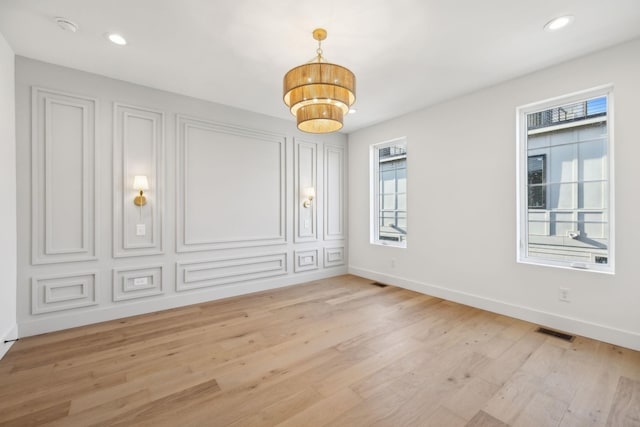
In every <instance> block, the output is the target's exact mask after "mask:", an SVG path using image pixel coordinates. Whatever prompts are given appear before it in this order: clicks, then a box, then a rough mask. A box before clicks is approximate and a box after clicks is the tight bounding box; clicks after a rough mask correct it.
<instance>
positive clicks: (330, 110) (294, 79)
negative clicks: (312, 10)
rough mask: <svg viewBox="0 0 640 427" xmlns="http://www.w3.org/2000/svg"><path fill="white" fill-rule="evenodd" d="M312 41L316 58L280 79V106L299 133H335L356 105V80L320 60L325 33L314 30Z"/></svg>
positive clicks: (345, 69)
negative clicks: (288, 114) (286, 109)
mask: <svg viewBox="0 0 640 427" xmlns="http://www.w3.org/2000/svg"><path fill="white" fill-rule="evenodd" d="M313 38H314V39H316V40H318V49H317V50H316V54H317V56H316V57H315V58H314V59H313V60H312V61H311V62H308V63H306V64H303V65H300V66H297V67H295V68H292V69H291V70H289V72H288V73H287V74H285V76H284V84H283V93H284V103H285V104H287V106H288V107H289V109H290V110H291V114H293V115H294V116H296V118H297V121H298V129H300V130H301V131H304V132H309V133H329V132H335V131H338V130H340V129H342V118H343V117H344V115H345V114H347V113H348V112H349V109H350V107H351V106H352V105H353V103H354V102H355V101H356V76H355V75H354V74H353V73H352V72H351V71H349V70H348V69H347V68H345V67H342V66H340V65H336V64H331V63H328V62H327V61H326V60H325V59H324V58H323V57H322V45H321V43H322V40H324V39H326V38H327V31H326V30H324V29H322V28H318V29H315V30H314V31H313Z"/></svg>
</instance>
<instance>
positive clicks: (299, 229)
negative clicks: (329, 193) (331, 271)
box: [293, 138, 320, 243]
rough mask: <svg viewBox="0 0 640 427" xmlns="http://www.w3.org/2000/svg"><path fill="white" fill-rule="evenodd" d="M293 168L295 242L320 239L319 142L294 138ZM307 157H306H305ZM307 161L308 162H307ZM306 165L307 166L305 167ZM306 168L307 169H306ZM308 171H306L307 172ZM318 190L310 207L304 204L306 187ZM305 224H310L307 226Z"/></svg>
mask: <svg viewBox="0 0 640 427" xmlns="http://www.w3.org/2000/svg"><path fill="white" fill-rule="evenodd" d="M293 156H294V158H293V168H294V171H295V172H294V182H293V192H294V197H293V199H294V206H295V208H294V210H293V216H294V227H295V230H294V236H293V241H294V242H295V243H301V242H313V241H316V240H318V209H317V206H318V197H317V195H318V194H319V193H320V192H319V191H318V168H317V163H318V144H317V143H315V142H311V141H306V140H302V139H299V138H294V140H293ZM305 157H306V158H305ZM305 161H306V164H305ZM303 166H306V168H303ZM305 169H306V170H305ZM305 172H306V173H305ZM307 187H313V188H314V189H315V190H316V199H315V200H314V201H313V202H312V203H311V207H310V208H305V207H304V206H302V203H303V197H302V193H303V191H304V189H305V188H307ZM305 225H308V226H306V227H305Z"/></svg>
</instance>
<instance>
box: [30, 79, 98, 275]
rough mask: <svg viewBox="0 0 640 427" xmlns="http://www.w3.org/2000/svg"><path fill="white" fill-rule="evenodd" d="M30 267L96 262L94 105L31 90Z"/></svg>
mask: <svg viewBox="0 0 640 427" xmlns="http://www.w3.org/2000/svg"><path fill="white" fill-rule="evenodd" d="M31 120H32V134H31V203H32V209H31V212H32V218H31V220H32V221H31V238H32V263H33V264H46V263H58V262H73V261H86V260H94V259H96V229H95V227H96V222H97V220H96V199H97V198H96V163H95V140H96V100H95V99H93V98H86V97H82V96H77V95H72V94H66V93H61V92H55V91H51V90H47V89H42V88H38V87H33V88H32V116H31Z"/></svg>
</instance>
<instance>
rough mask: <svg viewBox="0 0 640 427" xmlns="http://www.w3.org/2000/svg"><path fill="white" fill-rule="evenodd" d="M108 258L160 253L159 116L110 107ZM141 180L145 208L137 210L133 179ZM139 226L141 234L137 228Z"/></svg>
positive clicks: (161, 127)
mask: <svg viewBox="0 0 640 427" xmlns="http://www.w3.org/2000/svg"><path fill="white" fill-rule="evenodd" d="M113 116H114V124H113V255H114V257H126V256H136V255H153V254H160V253H162V252H163V229H164V227H163V216H164V215H163V213H164V167H163V165H164V113H162V112H159V111H153V110H148V109H145V108H141V107H135V106H129V105H123V104H118V103H116V104H114V108H113ZM136 175H145V176H147V179H148V181H149V190H147V191H145V194H144V195H145V197H146V199H147V203H146V204H145V205H144V206H136V205H135V204H134V203H133V199H134V197H135V196H136V195H137V194H138V193H137V191H136V190H134V189H133V188H132V185H133V178H134V176H136ZM139 224H144V226H145V234H144V235H137V233H136V227H137V226H138V225H139Z"/></svg>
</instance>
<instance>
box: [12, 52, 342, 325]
mask: <svg viewBox="0 0 640 427" xmlns="http://www.w3.org/2000/svg"><path fill="white" fill-rule="evenodd" d="M15 60H16V73H15V74H16V84H15V86H16V87H15V90H16V102H15V105H16V141H17V143H16V162H17V163H16V164H17V171H16V174H17V175H16V178H17V194H18V198H17V200H16V207H17V212H18V215H17V226H18V228H17V230H18V231H17V235H18V239H17V244H18V247H17V281H18V284H17V290H16V292H17V301H18V303H17V305H16V312H17V318H18V327H19V330H20V334H21V336H28V335H32V334H38V333H44V332H50V331H55V330H60V329H65V328H69V327H75V326H79V325H83V324H89V323H94V322H100V321H105V320H110V319H117V318H120V317H123V316H131V315H137V314H141V313H148V312H153V311H156V310H161V309H167V308H173V307H178V306H181V305H186V304H194V303H198V302H201V301H207V300H210V299H216V298H226V297H229V296H237V295H242V294H246V293H251V292H255V291H262V290H266V289H271V288H276V287H280V286H290V285H295V284H297V283H300V282H302V281H308V280H315V279H321V278H326V277H330V276H333V275H337V274H343V273H346V271H347V268H346V267H345V264H346V262H344V261H342V262H343V264H340V265H342V266H341V267H334V265H338V263H339V261H338V260H337V259H336V255H331V261H328V262H325V260H324V258H325V257H327V255H326V254H325V246H327V247H335V246H341V247H346V243H345V242H344V241H341V240H340V238H344V237H345V236H346V230H345V229H344V227H345V226H346V224H345V222H344V217H343V215H344V213H345V212H346V206H342V207H340V206H338V205H336V203H344V202H345V201H346V199H345V198H344V195H345V193H344V192H345V191H346V188H343V189H339V188H336V186H340V185H343V186H344V184H345V177H346V174H345V171H344V170H343V168H344V165H345V160H346V157H345V156H346V148H345V147H346V136H344V135H341V134H330V135H322V137H321V138H320V137H319V136H313V135H306V134H300V133H299V132H297V131H296V130H295V126H292V125H291V122H290V121H284V120H278V119H273V118H268V117H266V116H262V115H259V114H254V113H251V112H248V111H239V110H236V109H234V108H228V107H225V106H222V105H218V104H212V103H208V102H205V101H198V100H193V99H192V98H188V97H183V96H180V95H176V94H171V93H167V92H161V91H157V90H154V89H151V88H145V87H142V86H137V85H130V84H128V83H125V82H122V81H117V80H112V79H108V78H105V77H102V76H97V75H91V74H89V73H83V72H78V71H76V70H71V69H65V68H63V67H57V66H54V65H51V64H46V63H43V62H39V61H33V60H30V59H27V58H22V57H16V59H15ZM34 85H37V87H36V86H34ZM44 87H47V88H51V89H44ZM76 94H80V95H76ZM85 94H86V95H89V97H87V96H84V95H85ZM197 117H202V118H203V119H201V118H197ZM325 157H327V161H326V163H325ZM327 173H337V174H338V175H339V176H336V177H331V178H329V177H327V176H325V175H326V174H327ZM135 175H145V176H147V177H148V179H149V187H150V188H149V190H147V191H145V197H146V198H147V204H146V205H145V206H143V207H142V209H140V208H139V207H137V206H135V205H134V203H133V199H134V197H135V193H136V191H135V190H134V189H133V188H132V181H133V177H134V176H135ZM309 187H313V188H314V189H315V193H316V197H315V198H314V200H313V202H312V204H311V207H310V208H302V203H303V200H304V199H303V197H304V190H305V189H306V188H309ZM325 201H326V202H327V203H328V204H329V206H325ZM167 208H169V210H167ZM325 212H329V213H330V214H331V218H329V219H327V220H325V218H324V217H325V215H326V214H325ZM138 224H144V225H145V234H144V235H137V232H136V231H137V230H136V228H137V227H136V226H137V225H138ZM325 229H326V232H325ZM168 230H169V233H168V234H167V231H168ZM174 230H175V232H174ZM332 251H335V250H332ZM342 256H343V257H344V256H345V252H344V251H343V254H342ZM338 258H339V257H338ZM327 266H329V267H331V268H327Z"/></svg>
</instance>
